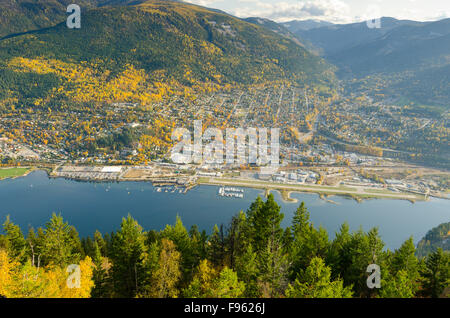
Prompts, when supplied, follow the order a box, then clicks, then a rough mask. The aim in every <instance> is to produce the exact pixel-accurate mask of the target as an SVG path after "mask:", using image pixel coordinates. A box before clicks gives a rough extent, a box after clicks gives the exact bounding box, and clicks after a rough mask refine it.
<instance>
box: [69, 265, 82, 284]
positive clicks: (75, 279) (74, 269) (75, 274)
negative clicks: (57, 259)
mask: <svg viewBox="0 0 450 318" xmlns="http://www.w3.org/2000/svg"><path fill="white" fill-rule="evenodd" d="M66 272H67V273H69V274H70V275H69V277H67V280H66V285H67V288H70V289H72V288H81V268H80V265H76V264H71V265H69V266H67V269H66Z"/></svg>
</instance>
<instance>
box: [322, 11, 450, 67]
mask: <svg viewBox="0 0 450 318" xmlns="http://www.w3.org/2000/svg"><path fill="white" fill-rule="evenodd" d="M449 40H450V19H446V20H441V21H437V22H433V23H426V24H416V25H411V24H409V25H401V26H398V27H396V28H393V29H391V30H390V31H389V32H387V33H385V34H384V35H382V36H380V37H378V38H376V39H374V40H372V41H366V42H365V43H361V44H359V45H356V46H353V47H348V48H346V49H342V50H341V51H340V52H338V53H335V54H330V55H329V59H330V61H333V62H334V63H336V64H338V65H340V66H342V67H345V68H348V69H349V70H350V71H351V72H352V73H354V74H368V73H374V72H378V73H379V72H384V73H389V72H401V71H405V70H412V69H414V70H420V69H426V68H429V67H436V66H442V65H446V64H448V63H450V41H449Z"/></svg>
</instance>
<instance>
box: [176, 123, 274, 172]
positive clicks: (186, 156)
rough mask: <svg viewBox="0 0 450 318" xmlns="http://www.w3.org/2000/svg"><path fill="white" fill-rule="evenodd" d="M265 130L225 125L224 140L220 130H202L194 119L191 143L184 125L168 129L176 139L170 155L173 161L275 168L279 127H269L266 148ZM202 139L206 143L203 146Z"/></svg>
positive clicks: (200, 125) (266, 133)
mask: <svg viewBox="0 0 450 318" xmlns="http://www.w3.org/2000/svg"><path fill="white" fill-rule="evenodd" d="M268 132H269V130H268V129H267V128H258V129H256V128H247V129H245V128H227V129H226V131H225V133H226V138H225V142H224V135H223V132H222V130H220V129H218V128H207V129H206V130H205V131H204V132H203V126H202V121H201V120H196V121H194V142H193V143H192V137H191V132H190V131H189V130H188V129H186V128H176V129H175V130H174V131H173V132H172V141H174V142H177V143H176V144H175V146H174V147H173V148H172V150H171V159H172V161H173V162H174V163H177V164H190V163H195V164H201V163H206V164H216V165H222V164H227V165H246V164H255V165H257V166H267V165H270V167H271V168H278V167H279V164H280V142H279V138H280V129H279V128H271V129H270V148H269V140H268V135H269V134H268ZM204 142H208V143H207V144H206V145H205V146H204V145H203V144H204ZM224 149H225V156H224ZM269 150H270V151H269Z"/></svg>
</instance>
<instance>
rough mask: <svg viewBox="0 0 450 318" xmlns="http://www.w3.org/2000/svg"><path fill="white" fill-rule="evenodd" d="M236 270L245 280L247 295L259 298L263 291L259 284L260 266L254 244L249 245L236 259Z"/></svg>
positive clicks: (242, 279)
mask: <svg viewBox="0 0 450 318" xmlns="http://www.w3.org/2000/svg"><path fill="white" fill-rule="evenodd" d="M236 271H237V274H238V277H239V279H240V280H241V281H243V282H245V292H244V295H245V297H249V298H258V297H260V296H261V291H260V288H259V285H258V280H259V275H260V268H259V264H258V259H257V254H256V252H254V251H253V248H252V246H251V245H250V244H249V245H247V248H246V250H245V251H244V252H243V254H242V255H240V256H239V257H237V259H236Z"/></svg>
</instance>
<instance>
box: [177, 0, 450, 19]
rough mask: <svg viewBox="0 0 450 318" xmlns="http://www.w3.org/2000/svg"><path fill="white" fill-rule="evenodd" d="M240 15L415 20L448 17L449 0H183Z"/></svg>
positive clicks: (449, 16)
mask: <svg viewBox="0 0 450 318" xmlns="http://www.w3.org/2000/svg"><path fill="white" fill-rule="evenodd" d="M185 1H186V2H190V3H194V4H198V5H202V6H206V7H209V8H215V9H220V10H223V11H225V12H227V13H230V14H232V15H235V16H238V17H240V18H246V17H261V18H268V19H271V20H273V21H276V22H287V21H291V20H308V19H315V20H324V21H329V22H333V23H352V22H359V21H364V20H369V19H375V18H379V17H394V18H397V19H409V20H416V21H434V20H441V19H445V18H450V0H185Z"/></svg>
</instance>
